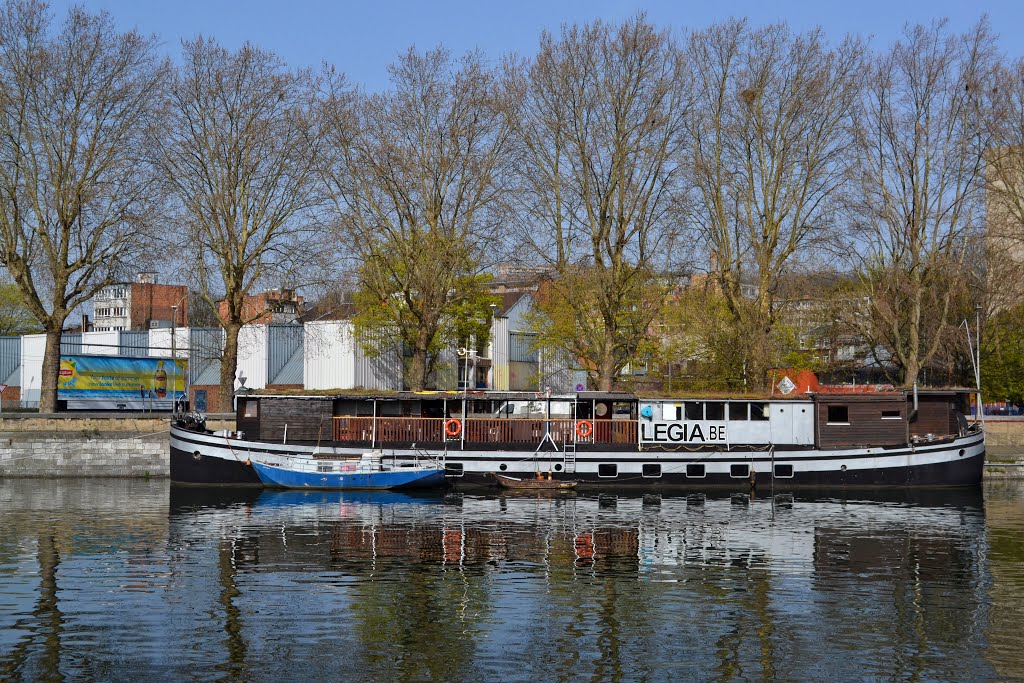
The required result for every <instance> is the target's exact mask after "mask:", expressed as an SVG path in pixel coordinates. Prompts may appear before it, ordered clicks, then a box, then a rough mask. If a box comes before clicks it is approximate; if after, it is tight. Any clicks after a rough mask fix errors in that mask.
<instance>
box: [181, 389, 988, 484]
mask: <svg viewBox="0 0 1024 683" xmlns="http://www.w3.org/2000/svg"><path fill="white" fill-rule="evenodd" d="M968 395H969V391H968V390H959V389H956V390H953V389H951V390H922V391H920V392H910V391H903V390H893V389H890V390H878V391H871V392H862V393H845V392H841V391H839V390H838V389H837V390H829V389H828V388H826V387H821V388H820V389H819V390H818V391H816V392H814V393H810V392H808V393H804V394H798V395H793V396H786V397H781V396H772V397H761V398H757V397H742V398H709V397H684V398H676V397H644V396H639V395H635V394H631V393H604V392H577V393H573V394H567V395H544V394H533V393H514V392H458V393H455V392H426V393H422V392H416V393H413V392H395V393H377V394H372V393H360V394H354V393H344V392H339V393H337V394H330V395H323V394H316V395H313V394H289V395H285V394H270V393H266V394H262V393H250V394H246V395H241V396H239V397H238V399H237V415H236V429H235V430H233V431H226V432H211V431H209V430H207V429H205V425H204V422H203V420H202V418H201V416H196V415H194V414H193V415H189V416H182V417H178V418H176V419H175V420H174V421H173V424H172V426H171V434H170V448H171V453H170V473H171V480H172V482H174V483H178V484H202V485H243V486H260V485H261V482H260V478H259V476H258V475H257V472H256V471H255V468H254V467H253V463H254V462H258V463H262V464H266V465H270V466H272V467H287V466H289V463H293V462H295V461H297V460H309V459H322V460H323V461H324V462H327V461H332V462H337V461H342V462H344V461H352V462H355V461H358V460H360V459H362V458H365V457H368V456H369V457H374V458H377V459H380V460H381V461H382V462H386V463H389V464H390V465H391V466H393V467H433V466H436V467H438V468H440V469H443V470H444V472H445V480H446V482H447V483H448V484H449V485H451V486H454V487H456V488H471V487H492V488H493V487H496V486H497V480H496V479H495V477H494V475H503V476H506V477H513V478H517V479H535V478H537V474H538V473H543V475H544V477H545V478H548V479H550V480H551V481H573V482H577V487H578V489H590V490H629V489H634V490H647V489H652V490H653V489H679V490H697V491H699V490H716V489H717V490H735V491H749V490H751V489H757V488H758V487H761V488H762V489H763V490H768V488H769V487H771V488H772V489H774V490H779V489H799V488H832V487H839V488H856V487H863V488H879V487H948V486H977V485H979V484H980V482H981V478H982V470H983V466H984V460H985V435H984V431H983V428H982V425H981V424H979V423H971V422H968V420H967V418H966V417H965V415H966V414H967V412H968V405H969V404H968V400H969V399H968Z"/></svg>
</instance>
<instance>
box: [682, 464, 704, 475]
mask: <svg viewBox="0 0 1024 683" xmlns="http://www.w3.org/2000/svg"><path fill="white" fill-rule="evenodd" d="M686 476H688V477H695V478H698V479H701V478H703V477H704V476H705V471H704V463H697V462H691V463H689V464H687V465H686Z"/></svg>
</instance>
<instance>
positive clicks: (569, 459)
mask: <svg viewBox="0 0 1024 683" xmlns="http://www.w3.org/2000/svg"><path fill="white" fill-rule="evenodd" d="M562 456H563V458H564V460H565V472H566V474H573V473H575V472H576V444H575V443H573V442H569V441H566V442H565V445H564V447H563V449H562Z"/></svg>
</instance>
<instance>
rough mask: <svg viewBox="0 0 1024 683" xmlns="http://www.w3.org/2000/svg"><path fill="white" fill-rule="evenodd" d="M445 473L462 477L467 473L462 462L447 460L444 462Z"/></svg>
mask: <svg viewBox="0 0 1024 683" xmlns="http://www.w3.org/2000/svg"><path fill="white" fill-rule="evenodd" d="M444 474H445V476H446V477H461V476H462V475H463V474H465V469H464V468H463V466H462V463H461V462H446V463H445V464H444Z"/></svg>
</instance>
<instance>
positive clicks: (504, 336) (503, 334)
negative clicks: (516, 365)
mask: <svg viewBox="0 0 1024 683" xmlns="http://www.w3.org/2000/svg"><path fill="white" fill-rule="evenodd" d="M509 342H510V338H509V333H508V318H495V319H494V320H493V321H492V322H491V363H492V365H491V389H493V390H495V391H508V390H509V366H508V361H509Z"/></svg>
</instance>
